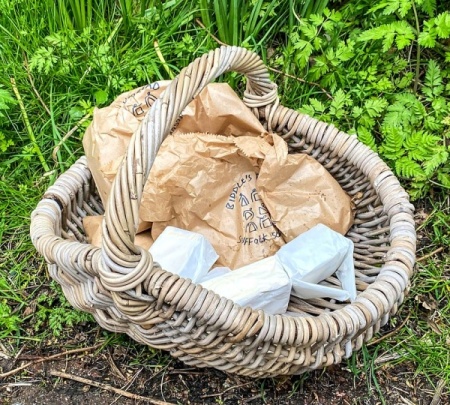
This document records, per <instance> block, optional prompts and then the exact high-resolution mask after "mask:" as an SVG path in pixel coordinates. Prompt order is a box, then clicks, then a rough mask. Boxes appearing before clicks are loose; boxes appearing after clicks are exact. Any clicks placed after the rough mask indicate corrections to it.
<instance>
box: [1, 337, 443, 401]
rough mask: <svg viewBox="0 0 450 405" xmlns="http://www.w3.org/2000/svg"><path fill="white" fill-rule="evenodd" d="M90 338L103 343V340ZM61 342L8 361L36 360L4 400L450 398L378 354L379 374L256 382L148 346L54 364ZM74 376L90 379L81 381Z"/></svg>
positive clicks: (6, 386)
mask: <svg viewBox="0 0 450 405" xmlns="http://www.w3.org/2000/svg"><path fill="white" fill-rule="evenodd" d="M88 340H90V339H88ZM85 343H86V341H85ZM90 343H93V344H95V341H91V342H90ZM80 346H81V347H85V348H86V347H88V345H86V344H85V345H84V346H82V345H78V347H80ZM57 347H58V346H56V345H55V346H54V349H53V350H52V349H50V350H49V349H45V348H44V349H33V350H32V351H30V352H27V351H26V350H23V351H22V353H21V354H20V356H19V357H17V359H13V358H9V359H6V358H3V359H0V369H1V370H3V372H7V371H9V370H12V369H15V368H17V367H20V366H21V365H24V364H26V363H28V362H33V364H31V365H29V366H28V367H27V368H26V369H24V370H22V371H20V372H18V373H15V374H14V375H11V376H9V377H7V378H4V379H3V381H2V380H0V404H1V405H54V404H55V405H56V404H70V405H78V404H83V405H103V404H108V405H113V404H117V405H121V404H123V405H132V404H135V405H140V404H152V403H154V404H159V405H164V404H233V405H234V404H280V405H281V404H326V405H334V404H336V405H337V404H343V405H348V404H351V405H353V404H355V405H357V404H358V405H359V404H361V405H376V404H387V405H396V404H402V405H412V404H417V405H422V404H423V405H428V404H433V405H437V404H441V405H444V404H448V403H450V397H449V396H448V394H447V393H446V392H439V390H438V392H436V388H434V387H433V385H436V384H437V381H436V382H433V385H432V384H431V383H430V382H429V381H427V380H425V379H424V378H423V377H420V378H418V377H414V371H415V370H414V367H413V365H411V364H408V363H406V364H405V363H403V364H402V365H400V366H395V367H392V366H388V365H387V363H385V364H384V365H383V362H384V360H383V358H379V359H377V361H380V363H379V364H380V365H381V366H380V368H379V371H377V374H376V379H374V378H373V376H372V375H370V373H369V375H367V374H366V373H364V371H363V365H359V366H358V365H356V368H357V369H358V370H360V373H359V374H358V375H356V374H355V373H352V372H351V371H350V370H349V369H348V368H347V367H346V365H345V364H343V365H340V366H334V367H332V368H329V369H327V370H326V371H317V372H313V373H309V374H307V375H303V376H295V377H284V378H283V377H281V378H275V379H260V380H254V379H248V378H242V377H237V376H233V375H227V374H225V373H222V372H219V371H217V370H213V369H204V370H203V369H195V368H187V367H186V366H185V365H183V364H182V363H180V362H177V361H175V360H168V361H166V363H167V364H165V365H161V359H158V358H157V357H156V358H155V357H153V359H152V356H159V354H155V353H154V352H152V350H151V349H147V348H141V352H140V355H139V356H136V357H137V358H140V359H142V358H145V355H143V354H142V350H144V351H148V352H149V357H148V358H149V359H150V360H149V362H148V364H137V362H136V361H135V360H134V358H135V357H134V356H135V354H136V352H135V350H136V349H135V348H134V347H135V346H131V349H128V348H126V347H125V346H124V345H121V344H117V345H113V346H112V347H109V348H108V347H107V348H104V349H99V350H100V351H99V352H98V351H94V350H91V352H88V353H77V354H73V355H64V356H61V357H58V358H57V359H55V360H54V361H41V360H42V359H43V358H47V357H49V356H50V355H53V354H61V353H63V352H62V351H61V346H59V351H58V350H57ZM67 350H69V349H67ZM163 358H165V359H167V358H166V357H165V356H163ZM152 364H153V365H152ZM55 372H56V373H58V372H64V373H66V374H69V375H70V378H61V377H59V376H55V375H54V374H55ZM74 377H75V378H76V377H82V378H85V379H86V380H87V381H83V382H78V381H74V380H73V378H74ZM91 382H94V383H95V382H101V383H104V384H107V385H108V389H109V390H105V389H102V388H99V387H94V386H91V385H89V383H91ZM377 385H378V388H377ZM111 387H115V388H118V389H122V390H123V391H124V392H122V394H126V395H131V396H133V395H134V396H135V398H134V399H132V398H127V397H125V396H124V395H120V394H119V393H115V392H112V391H111ZM380 392H381V394H382V396H381V395H380ZM142 397H145V398H147V399H144V398H142ZM158 401H159V402H158Z"/></svg>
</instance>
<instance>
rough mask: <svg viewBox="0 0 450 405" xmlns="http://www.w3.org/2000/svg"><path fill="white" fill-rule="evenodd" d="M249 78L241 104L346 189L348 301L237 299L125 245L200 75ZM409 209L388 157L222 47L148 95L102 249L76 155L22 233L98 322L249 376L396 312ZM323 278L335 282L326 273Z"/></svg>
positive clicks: (407, 266)
mask: <svg viewBox="0 0 450 405" xmlns="http://www.w3.org/2000/svg"><path fill="white" fill-rule="evenodd" d="M232 70H233V71H237V72H240V73H243V74H245V75H246V76H247V87H246V91H245V94H244V103H245V104H246V105H247V106H248V107H249V108H251V109H252V111H253V112H254V114H255V115H256V116H257V117H258V118H259V119H260V121H261V122H262V123H263V124H264V126H265V127H266V128H267V129H268V130H269V131H273V132H276V133H278V134H279V135H281V136H282V137H283V138H284V139H286V140H287V141H288V142H289V145H290V151H291V153H307V154H309V155H311V156H313V157H314V158H316V159H317V160H318V161H319V162H320V163H321V164H322V165H323V166H324V167H325V168H326V169H327V170H328V171H329V172H330V173H331V174H332V175H333V177H334V178H335V179H336V180H337V181H338V182H339V184H340V185H341V187H342V188H343V189H344V190H345V191H346V192H347V193H348V194H349V195H351V196H352V197H353V199H354V202H355V204H356V208H357V209H356V217H355V222H354V225H353V226H352V228H351V229H350V231H349V232H348V234H347V235H346V236H347V237H348V238H350V239H351V240H352V241H353V242H354V262H355V267H356V283H357V289H358V297H357V299H356V301H354V302H353V303H351V304H342V303H337V302H334V301H332V300H326V299H310V300H300V299H297V298H292V299H291V302H290V307H289V309H290V310H293V311H296V312H299V313H303V316H301V317H291V316H284V315H268V314H266V313H264V312H263V311H256V310H252V309H251V308H241V307H239V306H238V305H236V304H234V303H233V302H232V301H230V300H228V299H225V298H221V297H220V296H218V295H216V294H214V293H213V292H211V291H208V290H206V289H204V288H202V287H201V286H200V285H196V284H194V283H192V282H191V281H190V280H186V279H182V278H180V277H179V276H177V275H173V274H171V273H169V272H166V271H164V270H162V269H161V268H160V267H159V266H158V265H157V263H154V262H153V260H152V257H151V255H150V254H149V253H148V252H147V251H144V250H143V249H141V248H140V247H137V246H135V245H134V243H133V241H134V236H135V230H136V226H137V223H138V220H139V219H138V208H139V204H140V200H141V196H142V190H143V185H144V183H145V181H146V179H147V177H148V174H149V171H150V168H151V167H152V164H153V161H154V159H155V156H156V153H157V151H158V148H159V146H160V145H161V142H162V141H163V139H164V138H165V137H166V136H167V134H168V133H169V132H170V130H171V128H172V127H173V126H174V124H175V123H176V120H177V118H178V117H179V115H180V114H181V112H182V111H183V109H184V108H185V106H186V105H187V104H188V103H189V102H190V100H192V99H193V98H194V97H195V96H196V95H197V94H198V93H199V92H200V91H201V90H202V89H203V88H204V87H205V86H206V85H207V84H208V83H209V82H211V81H212V80H214V79H215V78H217V77H218V76H220V75H221V74H223V73H224V72H227V71H232ZM413 210H414V207H413V206H412V205H411V204H410V203H409V201H408V195H407V193H406V192H405V191H404V190H403V188H402V187H401V186H400V184H399V182H398V180H397V179H396V177H395V176H394V175H393V173H392V172H391V171H390V170H389V168H388V166H387V165H386V164H385V163H384V162H383V161H382V160H381V159H380V158H379V157H378V156H377V154H376V153H374V152H373V151H371V150H370V149H369V148H367V147H366V146H364V145H363V144H361V143H360V142H359V141H358V140H357V138H356V137H354V136H349V135H347V134H345V133H343V132H340V131H339V130H338V129H336V128H335V127H334V126H332V125H330V124H326V123H324V122H320V121H318V120H315V119H313V118H311V117H309V116H307V115H304V114H300V113H298V112H296V111H294V110H291V109H289V108H286V107H283V106H282V105H280V104H279V100H278V97H277V87H276V85H274V84H273V83H272V82H271V81H270V79H269V74H268V71H267V68H266V67H265V66H264V65H263V63H262V61H261V60H260V58H259V57H258V56H257V55H256V54H254V53H252V52H249V51H247V50H245V49H243V48H238V47H221V48H220V49H216V50H215V51H211V52H209V53H208V54H205V55H203V56H202V57H201V58H199V59H197V60H195V61H194V62H193V63H191V64H190V65H189V66H188V67H187V68H185V69H183V70H182V71H181V73H180V75H179V76H178V77H177V78H175V79H174V80H173V81H172V82H171V84H170V86H169V87H168V88H167V89H166V91H165V92H164V93H163V94H162V96H161V97H160V98H159V99H157V100H156V101H155V103H154V104H153V106H152V108H151V109H150V110H149V112H148V114H147V116H146V117H145V119H144V121H143V122H142V125H141V127H140V129H139V130H138V131H137V132H136V133H135V134H134V136H133V138H132V140H131V143H130V146H129V148H128V151H127V154H126V157H125V158H124V160H123V164H122V166H121V167H120V169H119V172H118V174H117V176H116V178H115V181H114V184H113V187H112V191H111V194H110V198H109V200H108V203H107V206H106V207H105V220H104V221H103V228H102V230H103V242H102V243H103V244H102V248H101V249H100V248H96V247H94V246H92V245H90V244H89V243H87V241H86V237H85V232H84V229H83V224H82V218H83V217H84V216H86V215H100V214H103V213H104V209H103V207H102V204H101V202H100V199H99V197H98V194H97V192H96V188H95V184H94V182H93V179H92V176H91V173H90V171H89V169H88V167H87V165H86V159H85V158H84V157H82V158H81V159H79V160H78V161H77V162H76V163H75V164H74V165H73V166H72V167H71V168H70V169H69V170H68V171H67V172H66V173H64V174H63V175H61V176H60V178H59V179H58V180H57V181H56V183H55V184H54V185H53V186H51V187H50V188H49V189H48V190H47V192H46V193H45V195H44V197H43V199H42V200H41V201H40V202H39V204H38V206H37V208H36V209H35V211H34V212H33V214H32V220H31V238H32V241H33V243H34V245H35V246H36V248H37V250H38V251H39V252H40V253H41V254H42V255H43V256H44V257H45V259H46V261H47V262H48V265H49V271H50V275H51V277H53V278H54V279H55V280H56V281H58V282H59V283H60V284H61V285H62V288H63V291H64V294H65V295H66V296H67V298H68V300H69V301H70V302H71V304H72V305H73V306H74V307H76V308H79V309H80V310H82V311H87V312H90V313H91V314H93V316H94V317H95V319H96V320H97V322H98V323H99V324H100V325H101V326H102V327H103V328H105V329H108V330H110V331H114V332H123V333H127V334H128V335H129V336H131V337H132V338H133V339H135V340H137V341H138V342H141V343H145V344H147V345H150V346H152V347H155V348H160V349H163V350H168V351H170V353H171V354H172V356H174V357H176V358H178V359H180V360H182V361H183V362H185V363H186V364H189V365H194V366H197V367H215V368H217V369H220V370H225V371H227V372H232V373H238V374H242V375H247V376H253V377H263V376H275V375H283V374H300V373H302V372H305V371H308V370H312V369H317V368H322V367H325V366H328V365H331V364H335V363H339V362H340V361H341V360H342V358H346V357H348V356H350V355H351V353H352V351H353V350H358V349H359V348H360V347H361V346H362V344H363V342H365V341H368V340H369V339H371V338H372V336H373V334H374V333H376V332H377V331H378V330H379V329H380V327H381V326H383V325H384V324H386V322H387V321H388V318H389V316H390V315H392V314H394V313H395V312H396V311H397V308H398V305H399V304H400V303H401V302H402V300H403V298H404V293H405V291H407V289H408V287H409V280H410V277H411V275H412V272H413V266H414V260H415V245H416V234H415V229H414V221H413ZM328 281H329V282H336V280H335V279H329V280H328Z"/></svg>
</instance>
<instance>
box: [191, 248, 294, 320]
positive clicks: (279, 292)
mask: <svg viewBox="0 0 450 405" xmlns="http://www.w3.org/2000/svg"><path fill="white" fill-rule="evenodd" d="M200 284H201V285H202V286H203V287H205V288H207V289H208V290H212V291H214V292H215V293H217V294H219V295H220V296H222V297H226V298H229V299H232V300H233V301H234V302H235V303H236V304H238V305H241V306H243V307H247V306H249V307H251V308H253V309H262V310H264V311H265V312H267V313H268V314H283V313H285V312H286V309H287V306H288V303H289V297H290V295H291V288H292V283H291V280H290V279H289V276H288V275H287V274H286V272H285V271H284V270H283V267H282V266H281V263H280V262H279V260H278V258H277V257H276V256H271V257H267V258H266V259H263V260H259V261H257V262H255V263H252V264H249V265H247V266H244V267H241V268H240V269H237V270H234V271H232V272H230V273H227V274H225V275H223V276H220V277H215V278H213V279H210V280H207V281H203V282H200Z"/></svg>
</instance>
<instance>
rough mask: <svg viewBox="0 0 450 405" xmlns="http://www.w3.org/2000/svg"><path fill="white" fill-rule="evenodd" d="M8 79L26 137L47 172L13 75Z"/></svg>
mask: <svg viewBox="0 0 450 405" xmlns="http://www.w3.org/2000/svg"><path fill="white" fill-rule="evenodd" d="M9 80H10V82H11V86H12V89H13V91H14V94H15V96H16V98H17V101H18V103H19V107H20V111H21V113H22V117H23V121H24V123H25V127H26V128H27V132H28V137H29V138H30V141H31V143H32V144H33V148H34V151H35V152H36V154H37V155H38V158H39V161H40V162H41V165H42V167H43V168H44V170H45V171H46V172H49V171H50V168H49V167H48V165H47V162H46V161H45V158H44V155H43V154H42V152H41V149H40V148H39V146H38V144H37V142H36V138H35V136H34V132H33V129H32V128H31V124H30V120H29V119H28V115H27V111H26V110H25V106H24V104H23V101H22V97H21V96H20V93H19V89H18V88H17V85H16V80H15V79H14V77H10V79H9Z"/></svg>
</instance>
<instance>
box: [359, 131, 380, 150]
mask: <svg viewBox="0 0 450 405" xmlns="http://www.w3.org/2000/svg"><path fill="white" fill-rule="evenodd" d="M358 139H359V140H360V141H361V142H362V143H363V144H365V145H367V146H368V147H369V148H370V149H372V150H373V151H374V152H376V151H377V144H376V141H375V138H374V136H373V135H372V133H371V132H370V131H369V130H368V129H367V128H365V127H359V128H358Z"/></svg>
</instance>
